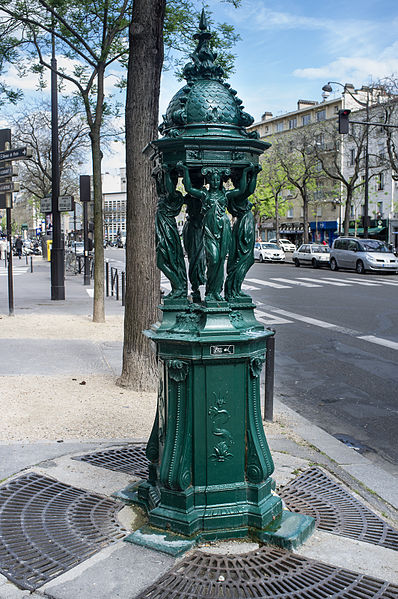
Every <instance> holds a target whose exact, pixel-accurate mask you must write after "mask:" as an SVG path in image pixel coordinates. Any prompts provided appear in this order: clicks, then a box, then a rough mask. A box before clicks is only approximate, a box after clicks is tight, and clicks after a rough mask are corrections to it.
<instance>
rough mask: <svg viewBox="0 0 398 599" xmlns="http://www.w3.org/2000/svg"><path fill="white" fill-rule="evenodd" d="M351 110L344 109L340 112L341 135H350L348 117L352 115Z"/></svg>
mask: <svg viewBox="0 0 398 599" xmlns="http://www.w3.org/2000/svg"><path fill="white" fill-rule="evenodd" d="M350 112H351V110H348V109H347V108H344V110H339V133H342V134H343V135H344V133H348V129H349V124H350V121H349V120H348V117H349V115H350Z"/></svg>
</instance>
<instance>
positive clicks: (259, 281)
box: [245, 279, 291, 289]
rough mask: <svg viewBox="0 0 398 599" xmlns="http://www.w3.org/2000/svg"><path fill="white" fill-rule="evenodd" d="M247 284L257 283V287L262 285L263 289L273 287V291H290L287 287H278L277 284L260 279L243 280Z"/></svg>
mask: <svg viewBox="0 0 398 599" xmlns="http://www.w3.org/2000/svg"><path fill="white" fill-rule="evenodd" d="M245 281H249V283H257V285H264V286H265V287H274V288H275V289H291V287H290V286H289V285H279V284H278V283H271V281H262V280H260V279H245Z"/></svg>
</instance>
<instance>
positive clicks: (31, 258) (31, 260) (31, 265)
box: [30, 256, 33, 272]
mask: <svg viewBox="0 0 398 599" xmlns="http://www.w3.org/2000/svg"><path fill="white" fill-rule="evenodd" d="M30 272H33V256H31V257H30Z"/></svg>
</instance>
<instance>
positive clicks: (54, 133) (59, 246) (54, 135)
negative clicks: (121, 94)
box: [51, 20, 65, 300]
mask: <svg viewBox="0 0 398 599" xmlns="http://www.w3.org/2000/svg"><path fill="white" fill-rule="evenodd" d="M53 29H54V20H53ZM51 45H52V56H51V177H52V187H51V208H52V210H51V211H52V220H53V244H52V249H51V299H52V300H64V299H65V260H64V253H65V250H64V241H63V239H62V233H61V213H60V211H59V209H58V198H59V187H60V172H59V147H58V146H59V141H58V90H57V60H56V58H55V36H54V31H53V32H52V36H51Z"/></svg>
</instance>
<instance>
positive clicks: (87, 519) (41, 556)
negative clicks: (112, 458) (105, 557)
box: [0, 472, 126, 590]
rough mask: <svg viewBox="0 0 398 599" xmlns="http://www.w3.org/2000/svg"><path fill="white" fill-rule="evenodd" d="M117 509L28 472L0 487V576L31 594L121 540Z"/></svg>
mask: <svg viewBox="0 0 398 599" xmlns="http://www.w3.org/2000/svg"><path fill="white" fill-rule="evenodd" d="M119 507H120V506H119V505H118V504H117V503H116V502H115V501H113V500H111V499H107V498H105V497H101V496H100V495H95V494H93V493H88V492H86V491H83V490H81V489H77V488H75V487H71V486H69V485H65V484H63V483H60V482H58V481H56V480H53V479H51V478H47V477H45V476H40V475H39V474H35V473H33V472H31V473H28V474H26V475H24V476H21V477H19V478H16V479H14V480H12V481H10V482H9V483H8V484H6V485H4V486H2V487H0V572H1V573H2V574H4V576H6V577H7V578H8V579H9V580H11V581H12V582H14V583H15V584H17V585H18V586H19V587H21V588H23V589H28V590H35V589H37V588H38V587H40V586H42V585H43V584H45V583H46V582H48V581H49V580H51V579H53V578H55V577H56V576H59V575H60V574H63V573H64V572H65V571H66V570H69V569H70V568H73V567H74V566H76V565H77V564H79V563H80V562H82V561H83V560H84V559H86V558H87V557H89V556H90V555H92V554H93V553H96V552H97V551H99V550H100V549H101V548H102V547H104V546H106V545H108V544H109V543H112V542H114V541H116V540H117V539H120V538H122V537H124V536H125V534H126V531H125V530H124V529H123V528H122V527H121V526H120V525H119V523H118V520H117V512H118V510H119Z"/></svg>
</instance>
